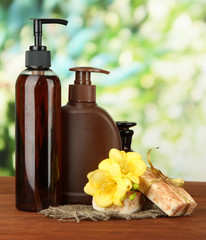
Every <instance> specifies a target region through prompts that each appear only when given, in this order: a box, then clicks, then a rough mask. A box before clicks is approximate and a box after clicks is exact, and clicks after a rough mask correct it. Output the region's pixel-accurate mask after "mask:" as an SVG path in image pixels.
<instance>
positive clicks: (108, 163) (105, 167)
mask: <svg viewBox="0 0 206 240" xmlns="http://www.w3.org/2000/svg"><path fill="white" fill-rule="evenodd" d="M112 163H113V161H111V159H109V158H107V159H105V160H103V161H101V162H100V163H99V166H98V168H99V169H101V170H108V169H110V167H111V165H112Z"/></svg>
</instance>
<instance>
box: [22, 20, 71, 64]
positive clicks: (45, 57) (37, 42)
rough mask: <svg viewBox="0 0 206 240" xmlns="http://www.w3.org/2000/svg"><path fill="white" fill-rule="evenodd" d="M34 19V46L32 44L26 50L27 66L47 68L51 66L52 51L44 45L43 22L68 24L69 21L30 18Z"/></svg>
mask: <svg viewBox="0 0 206 240" xmlns="http://www.w3.org/2000/svg"><path fill="white" fill-rule="evenodd" d="M30 19H31V20H33V23H34V24H33V28H34V46H30V48H29V51H26V64H25V65H26V67H31V68H47V67H50V66H51V56H50V51H47V48H46V46H42V24H52V23H57V24H63V25H67V23H68V21H67V20H64V19H56V18H30Z"/></svg>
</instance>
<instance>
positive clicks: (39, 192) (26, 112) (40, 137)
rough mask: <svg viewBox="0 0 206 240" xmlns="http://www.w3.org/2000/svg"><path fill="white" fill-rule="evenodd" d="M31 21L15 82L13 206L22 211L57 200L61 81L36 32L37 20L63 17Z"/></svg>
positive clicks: (39, 29) (38, 28) (39, 22)
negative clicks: (31, 40)
mask: <svg viewBox="0 0 206 240" xmlns="http://www.w3.org/2000/svg"><path fill="white" fill-rule="evenodd" d="M32 20H33V21H34V36H35V41H34V43H35V44H34V46H31V47H30V51H27V52H26V67H27V69H25V70H24V71H23V72H22V73H21V74H20V75H19V77H18V79H17V82H16V122H15V124H16V207H17V209H19V210H23V211H40V210H41V209H44V208H47V207H49V206H50V205H57V204H59V202H60V196H61V188H60V187H61V186H60V175H61V166H62V161H61V84H60V80H59V78H58V76H57V75H56V74H55V73H54V72H53V71H52V70H51V69H50V68H49V67H50V66H51V60H50V52H49V51H47V50H46V47H45V46H42V44H41V36H42V24H49V23H58V24H63V25H67V21H66V20H63V19H39V18H38V19H32Z"/></svg>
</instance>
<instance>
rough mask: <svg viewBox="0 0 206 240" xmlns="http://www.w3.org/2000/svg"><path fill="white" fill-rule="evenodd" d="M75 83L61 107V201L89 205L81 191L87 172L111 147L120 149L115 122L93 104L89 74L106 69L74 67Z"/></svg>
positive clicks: (82, 190)
mask: <svg viewBox="0 0 206 240" xmlns="http://www.w3.org/2000/svg"><path fill="white" fill-rule="evenodd" d="M70 71H76V79H75V81H74V85H70V86H69V102H68V104H67V105H65V106H64V107H62V143H63V144H62V166H63V168H62V178H63V181H62V200H63V203H64V204H66V203H75V204H80V203H81V204H91V196H89V195H87V194H86V193H84V186H85V184H86V183H87V181H88V179H87V174H88V173H89V172H91V171H94V170H95V169H97V168H98V164H99V162H100V161H102V160H103V159H105V158H108V153H109V150H110V149H111V148H117V149H121V139H120V135H119V132H118V129H117V126H116V124H115V123H114V121H113V120H112V118H111V117H110V116H109V114H108V113H106V111H105V110H104V109H102V108H100V107H99V106H98V105H97V103H96V86H94V85H91V81H90V73H91V72H99V73H106V74H108V73H109V72H107V71H105V70H101V69H97V68H90V67H79V68H78V67H77V68H71V69H70Z"/></svg>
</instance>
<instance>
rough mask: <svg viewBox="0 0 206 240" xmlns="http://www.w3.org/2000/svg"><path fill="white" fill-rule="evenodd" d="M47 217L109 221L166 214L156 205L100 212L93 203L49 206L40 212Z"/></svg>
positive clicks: (64, 219)
mask: <svg viewBox="0 0 206 240" xmlns="http://www.w3.org/2000/svg"><path fill="white" fill-rule="evenodd" d="M40 213H41V214H43V215H44V216H46V217H51V218H57V219H58V220H59V221H77V222H78V223H79V222H80V221H81V220H85V219H86V220H92V221H98V220H102V221H108V220H109V219H127V220H130V219H145V218H157V217H164V216H166V214H165V213H164V212H162V211H161V210H160V209H159V208H157V207H155V208H152V209H149V210H145V211H141V212H136V213H132V214H119V213H116V212H114V211H108V212H100V211H97V210H94V209H93V208H92V206H91V205H62V206H58V207H49V208H47V209H44V210H42V211H41V212H40Z"/></svg>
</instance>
